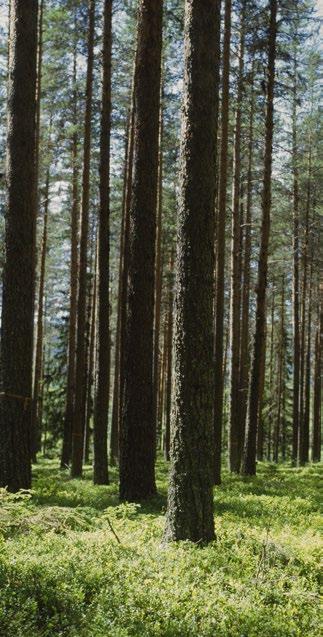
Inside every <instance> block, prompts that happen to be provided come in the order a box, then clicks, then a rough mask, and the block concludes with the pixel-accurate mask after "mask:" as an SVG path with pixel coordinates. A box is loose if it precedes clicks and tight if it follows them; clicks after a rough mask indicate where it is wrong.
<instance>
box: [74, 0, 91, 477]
mask: <svg viewBox="0 0 323 637" xmlns="http://www.w3.org/2000/svg"><path fill="white" fill-rule="evenodd" d="M88 15H89V23H88V55H87V78H86V96H85V122H84V155H83V176H82V211H81V238H80V267H79V289H78V301H77V345H76V369H75V383H76V384H75V404H74V413H73V427H72V432H73V433H72V466H71V475H72V477H74V478H76V477H80V476H81V475H82V465H83V434H84V425H85V405H86V387H85V376H86V342H85V338H84V336H85V326H86V291H87V276H86V273H87V249H88V245H87V244H88V231H89V197H90V154H91V119H92V89H93V58H94V54H93V48H94V19H95V0H89V14H88Z"/></svg>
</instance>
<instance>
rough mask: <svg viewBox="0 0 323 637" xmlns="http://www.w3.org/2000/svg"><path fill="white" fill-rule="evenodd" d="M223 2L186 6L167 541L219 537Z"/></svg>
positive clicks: (191, 2)
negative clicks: (217, 246)
mask: <svg viewBox="0 0 323 637" xmlns="http://www.w3.org/2000/svg"><path fill="white" fill-rule="evenodd" d="M219 10H220V3H219V2H213V1H211V0H208V1H206V2H203V3H200V2H196V1H195V0H186V2H185V71H184V78H185V81H184V97H183V100H184V104H185V110H184V112H183V124H182V146H181V175H180V203H179V213H178V247H177V264H176V269H177V272H176V276H177V281H176V297H175V334H174V354H175V388H174V407H173V421H172V442H171V459H172V468H171V474H170V485H169V492H168V508H167V518H166V528H165V540H166V541H171V540H183V539H184V540H192V541H194V542H198V541H210V540H213V538H214V523H213V498H212V483H213V470H214V457H213V444H212V443H213V400H214V361H213V339H214V327H213V324H214V317H213V302H212V296H213V295H212V293H213V289H214V276H213V273H214V248H213V241H212V239H213V237H214V205H215V191H216V170H215V169H216V133H217V79H216V76H215V74H214V69H216V67H217V65H218V64H219V50H218V41H217V26H218V19H219Z"/></svg>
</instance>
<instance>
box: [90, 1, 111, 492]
mask: <svg viewBox="0 0 323 637" xmlns="http://www.w3.org/2000/svg"><path fill="white" fill-rule="evenodd" d="M103 20H104V24H103V55H102V59H103V75H102V100H101V132H100V210H99V239H98V241H99V256H98V266H99V294H98V377H97V393H96V400H95V414H94V474H93V479H94V483H95V484H108V481H109V477H108V446H107V445H108V411H109V384H110V383H109V378H110V302H109V298H110V294H109V286H110V280H109V278H110V274H109V272H110V269H109V268H110V266H109V254H110V236H109V232H110V230H109V223H110V221H109V218H110V185H109V184H110V174H109V173H110V128H111V122H110V120H111V39H112V31H111V20H112V0H105V2H104V17H103Z"/></svg>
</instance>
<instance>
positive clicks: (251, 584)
mask: <svg viewBox="0 0 323 637" xmlns="http://www.w3.org/2000/svg"><path fill="white" fill-rule="evenodd" d="M320 470H321V468H320V467H319V466H312V467H307V468H305V469H291V468H290V467H288V466H282V467H279V468H276V467H275V466H273V465H268V464H267V465H265V464H262V465H260V466H259V471H258V475H257V477H256V478H252V479H245V480H243V479H241V478H239V477H237V476H230V475H228V474H225V476H224V479H223V484H222V486H221V487H219V488H217V489H215V492H214V512H215V529H216V536H217V539H216V541H215V542H213V543H212V544H210V545H209V546H207V547H201V546H196V545H192V544H190V543H188V542H181V543H179V544H177V545H170V546H166V547H165V546H163V545H162V534H163V526H164V512H165V506H166V489H167V472H168V468H167V466H166V465H165V463H163V462H162V461H159V463H158V493H159V495H158V496H157V497H156V498H154V499H152V500H151V501H149V503H145V504H142V505H141V506H139V505H133V504H119V502H118V495H117V494H118V490H117V476H116V472H112V475H111V485H109V486H108V487H103V486H102V487H98V486H96V487H95V486H93V485H92V483H91V469H90V468H89V467H87V468H86V470H85V476H84V478H83V479H82V480H71V479H69V477H68V474H67V473H65V472H61V471H60V470H59V469H58V468H57V464H55V463H54V462H53V461H44V462H42V463H40V464H39V465H38V466H37V467H35V468H34V484H33V491H32V492H31V493H29V492H26V493H20V494H18V495H9V494H7V493H6V492H5V491H3V490H2V491H0V636H1V637H20V636H22V637H56V636H61V637H65V636H66V637H67V636H68V637H108V636H111V637H153V636H154V637H155V636H163V637H256V636H257V637H258V636H259V637H260V636H261V637H316V636H317V637H318V635H319V634H320V626H319V603H318V602H319V599H318V590H319V554H320V549H321V546H322V545H321V542H320V535H319V523H320V514H319V505H320V493H319V477H320Z"/></svg>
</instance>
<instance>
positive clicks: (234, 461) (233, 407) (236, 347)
mask: <svg viewBox="0 0 323 637" xmlns="http://www.w3.org/2000/svg"><path fill="white" fill-rule="evenodd" d="M244 29H245V5H244V3H243V4H242V9H241V26H240V50H239V68H238V87H237V110H236V120H235V137H234V149H233V163H234V168H233V186H232V238H231V296H230V351H231V358H230V417H229V418H230V420H229V459H230V470H231V471H234V472H236V473H238V472H239V470H240V463H241V453H242V443H241V432H240V429H239V426H240V418H239V413H240V407H241V403H240V383H239V371H240V315H241V236H240V233H241V229H240V196H241V184H240V171H241V157H240V153H241V114H242V96H243V85H244V77H243V72H244V40H245V33H244Z"/></svg>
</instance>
